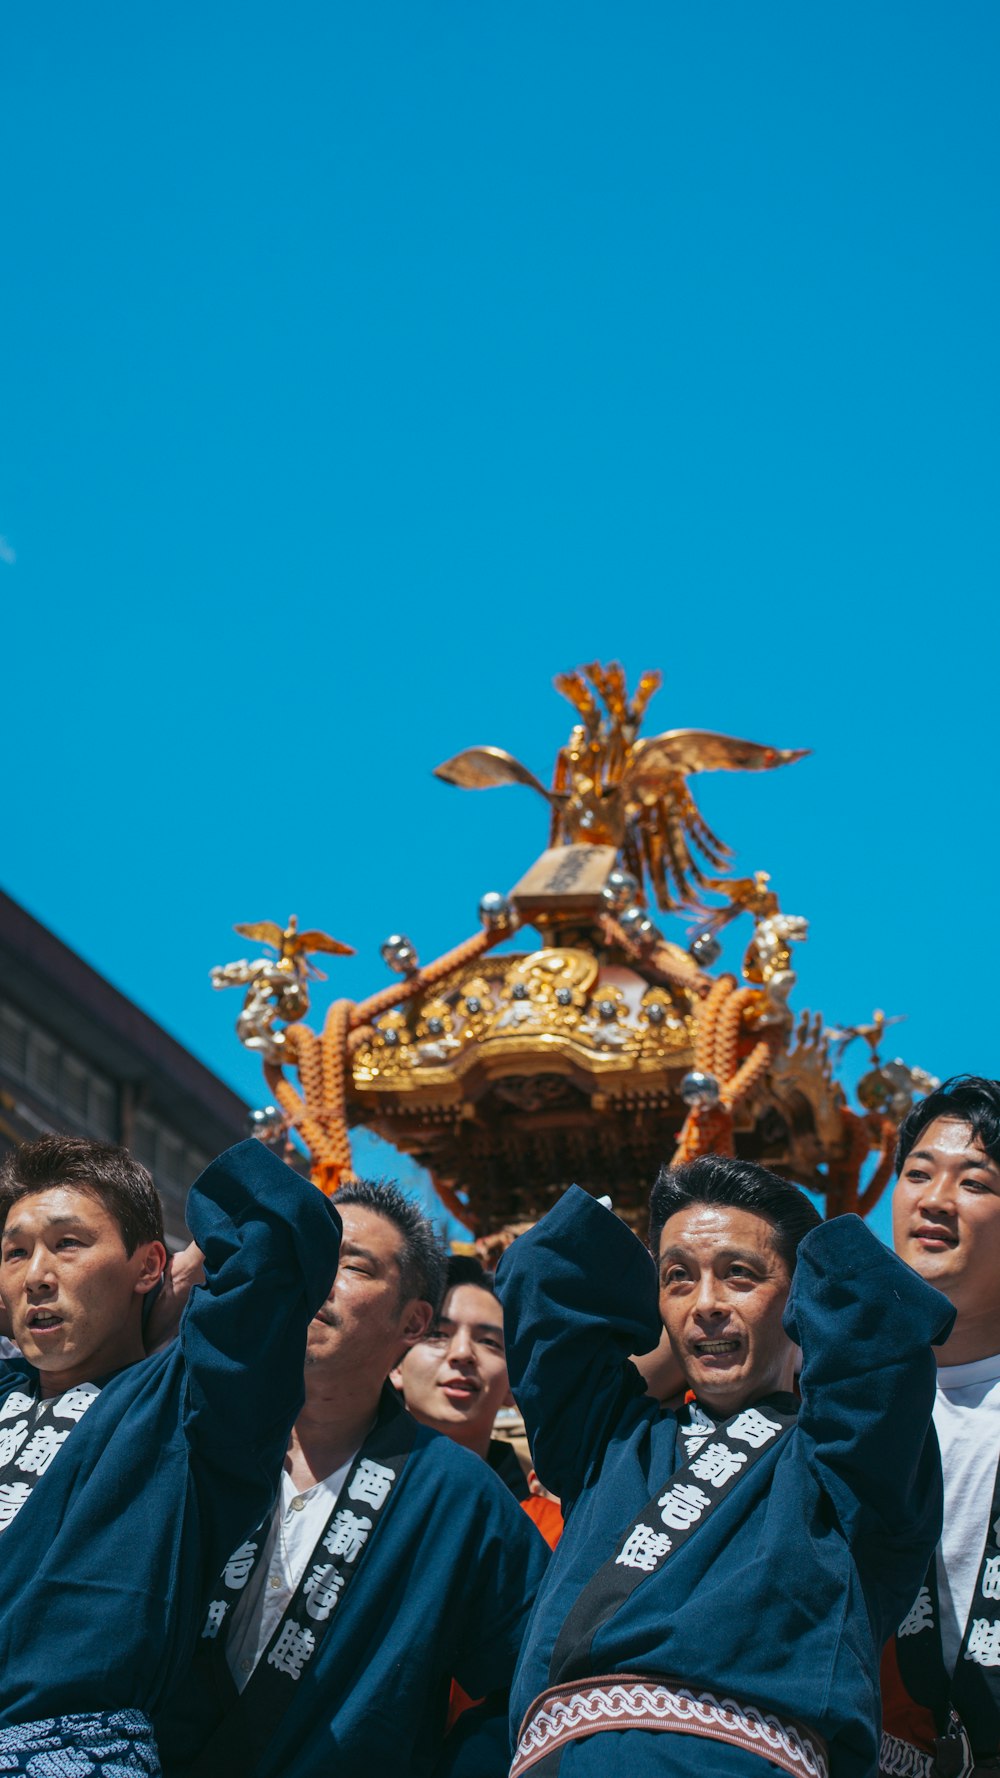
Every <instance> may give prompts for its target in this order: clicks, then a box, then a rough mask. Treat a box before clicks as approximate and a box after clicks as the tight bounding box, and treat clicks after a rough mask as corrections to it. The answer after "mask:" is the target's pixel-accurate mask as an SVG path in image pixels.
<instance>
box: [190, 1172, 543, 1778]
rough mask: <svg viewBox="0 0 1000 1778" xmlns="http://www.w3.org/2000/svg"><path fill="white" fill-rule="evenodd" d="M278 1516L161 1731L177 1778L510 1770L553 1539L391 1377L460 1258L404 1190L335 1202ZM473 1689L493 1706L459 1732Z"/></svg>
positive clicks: (225, 1577)
mask: <svg viewBox="0 0 1000 1778" xmlns="http://www.w3.org/2000/svg"><path fill="white" fill-rule="evenodd" d="M336 1203H337V1205H338V1208H339V1210H340V1215H341V1218H342V1222H343V1242H342V1246H341V1260H340V1268H339V1270H338V1272H337V1277H336V1281H335V1283H334V1286H333V1289H332V1291H331V1293H330V1295H329V1298H328V1299H327V1301H326V1302H325V1303H324V1304H323V1305H322V1306H321V1307H320V1308H319V1309H318V1311H317V1313H316V1316H315V1319H314V1320H313V1323H312V1325H311V1327H310V1329H309V1341H308V1347H307V1352H306V1366H305V1391H306V1399H305V1405H304V1407H303V1410H302V1412H301V1414H300V1415H299V1418H298V1420H297V1422H296V1425H295V1428H294V1431H293V1433H292V1437H291V1440H290V1442H289V1446H288V1453H287V1456H286V1458H285V1467H284V1474H283V1476H282V1478H281V1490H280V1493H279V1496H278V1500H277V1503H276V1505H275V1507H274V1510H273V1512H269V1513H268V1515H267V1517H266V1519H265V1520H264V1521H263V1522H262V1524H261V1525H260V1526H259V1528H258V1529H257V1530H256V1531H255V1532H254V1533H253V1534H252V1535H251V1536H249V1537H247V1539H246V1540H245V1542H243V1543H242V1544H240V1545H239V1546H236V1545H234V1546H233V1549H232V1552H231V1555H230V1560H229V1561H228V1562H227V1563H226V1565H225V1568H224V1569H223V1568H221V1566H220V1573H219V1576H218V1579H217V1581H216V1583H215V1585H214V1586H213V1587H212V1588H211V1589H210V1591H209V1593H208V1595H207V1599H206V1610H205V1617H204V1626H203V1632H202V1638H201V1641H200V1643H199V1650H198V1656H197V1658H196V1659H195V1661H194V1664H193V1666H192V1668H191V1670H190V1672H189V1673H187V1674H186V1675H185V1676H184V1678H183V1680H182V1682H181V1684H180V1685H179V1686H178V1687H177V1688H176V1690H175V1693H174V1695H173V1697H172V1698H170V1699H169V1700H168V1701H167V1703H166V1704H165V1706H164V1708H163V1710H162V1712H161V1715H160V1717H159V1718H158V1721H157V1732H158V1736H159V1740H160V1746H161V1751H162V1757H163V1766H164V1771H165V1773H166V1774H167V1778H333V1775H336V1778H430V1775H431V1774H432V1773H433V1774H435V1775H436V1778H442V1775H443V1774H444V1773H447V1774H448V1775H449V1778H505V1774H506V1771H507V1766H508V1763H509V1749H508V1736H507V1708H506V1703H507V1693H508V1690H509V1687H510V1682H511V1678H512V1676H513V1672H514V1665H515V1662H516V1660H517V1654H518V1650H519V1648H520V1646H521V1640H522V1637H523V1634H524V1628H525V1624H526V1622H527V1618H528V1613H529V1611H530V1609H531V1605H532V1601H533V1599H534V1596H535V1591H536V1589H537V1586H538V1582H539V1579H540V1578H541V1575H542V1572H543V1570H544V1568H545V1564H546V1560H547V1556H548V1551H547V1549H546V1546H545V1544H544V1543H543V1541H542V1539H541V1538H540V1537H539V1535H538V1533H537V1532H536V1531H535V1529H534V1527H533V1526H532V1525H531V1524H529V1522H528V1519H527V1518H526V1517H525V1515H524V1513H523V1512H521V1510H520V1508H519V1507H518V1505H517V1502H516V1501H515V1500H514V1499H513V1497H512V1495H511V1494H510V1493H509V1492H508V1490H507V1489H506V1488H505V1487H504V1486H503V1484H502V1482H501V1481H500V1480H499V1479H498V1478H497V1476H496V1475H494V1473H493V1472H492V1470H491V1469H490V1468H489V1466H488V1465H487V1464H486V1463H483V1462H482V1461H481V1460H480V1458H479V1457H477V1456H474V1455H473V1454H472V1452H471V1451H468V1450H463V1449H461V1448H460V1446H459V1445H458V1444H456V1443H454V1442H453V1441H452V1440H451V1439H448V1438H443V1437H442V1436H441V1434H440V1433H439V1432H435V1431H432V1430H431V1429H430V1428H428V1427H427V1426H421V1425H418V1424H417V1422H416V1421H415V1420H413V1419H412V1418H411V1417H410V1415H409V1414H408V1413H407V1412H406V1411H405V1409H404V1408H403V1407H402V1405H401V1403H400V1401H399V1399H398V1397H397V1395H396V1393H395V1391H394V1390H393V1389H392V1387H391V1385H390V1384H389V1382H388V1381H387V1379H388V1377H389V1373H390V1371H392V1370H393V1368H394V1367H395V1366H396V1365H397V1364H398V1363H399V1361H400V1359H401V1358H402V1356H403V1354H404V1353H406V1352H408V1351H409V1350H410V1349H411V1348H412V1347H413V1346H414V1345H416V1344H417V1343H418V1342H419V1341H420V1340H421V1339H422V1338H423V1336H424V1335H425V1334H426V1333H427V1331H428V1329H429V1328H430V1327H431V1325H432V1323H433V1320H434V1316H435V1314H436V1312H437V1309H438V1305H439V1302H440V1299H441V1294H442V1289H443V1286H444V1281H445V1256H444V1253H443V1251H442V1250H441V1248H440V1245H439V1243H438V1241H437V1239H436V1237H435V1235H434V1233H433V1230H432V1229H431V1226H430V1224H429V1222H428V1221H427V1218H426V1217H425V1216H424V1215H423V1214H422V1213H421V1211H420V1210H419V1208H418V1207H417V1206H416V1205H415V1204H413V1203H411V1202H410V1201H409V1200H408V1199H407V1198H405V1197H404V1196H403V1194H402V1193H401V1192H400V1191H399V1189H398V1187H396V1186H394V1185H392V1184H390V1183H381V1184H374V1183H369V1182H366V1181H361V1182H359V1183H357V1184H354V1185H349V1186H345V1187H344V1188H343V1189H342V1190H341V1191H339V1192H338V1193H337V1197H336ZM452 1680H456V1681H457V1682H458V1684H459V1685H460V1686H461V1687H462V1689H463V1690H464V1691H465V1692H466V1693H467V1694H468V1696H469V1697H471V1698H477V1699H480V1700H482V1703H481V1704H480V1705H479V1706H478V1707H477V1708H476V1709H473V1710H470V1711H468V1712H467V1713H466V1714H465V1715H464V1716H462V1717H460V1718H459V1721H458V1723H457V1725H456V1726H455V1728H454V1729H452V1730H451V1732H450V1733H449V1732H448V1728H447V1723H448V1696H449V1690H450V1686H451V1682H452Z"/></svg>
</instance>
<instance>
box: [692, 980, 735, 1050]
mask: <svg viewBox="0 0 1000 1778" xmlns="http://www.w3.org/2000/svg"><path fill="white" fill-rule="evenodd" d="M735 986H736V977H735V976H734V975H720V976H719V978H718V981H715V982H713V983H712V986H711V988H710V989H709V991H708V997H707V999H706V1001H705V1004H704V1006H703V1007H702V1009H701V1012H700V1014H699V1016H698V1034H697V1036H696V1038H695V1044H694V1065H695V1067H696V1069H697V1070H698V1072H699V1074H712V1073H714V1071H715V1033H716V1030H717V1028H718V1023H719V1015H720V1013H721V1011H722V1008H723V1006H724V1005H725V1003H726V1001H727V1000H728V999H729V996H730V994H731V993H732V992H733V989H734V988H735Z"/></svg>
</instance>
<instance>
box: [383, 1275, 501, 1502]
mask: <svg viewBox="0 0 1000 1778" xmlns="http://www.w3.org/2000/svg"><path fill="white" fill-rule="evenodd" d="M392 1381H393V1383H394V1384H395V1386H396V1388H397V1389H400V1390H402V1393H403V1400H404V1401H405V1403H406V1408H407V1412H408V1413H410V1414H412V1415H413V1418H414V1419H415V1420H419V1421H420V1424H421V1425H422V1426H433V1427H435V1428H436V1429H437V1431H438V1432H443V1433H444V1435H445V1437H446V1438H452V1439H454V1441H455V1443H456V1444H457V1445H463V1446H464V1448H465V1449H466V1450H467V1451H474V1452H475V1454H476V1456H477V1457H481V1458H482V1459H483V1461H484V1462H485V1463H488V1464H489V1466H490V1468H491V1469H493V1470H495V1472H496V1474H497V1475H498V1476H499V1477H500V1480H501V1481H502V1482H503V1483H505V1485H506V1486H507V1487H508V1488H509V1489H510V1491H511V1493H512V1494H513V1495H514V1497H515V1499H516V1500H520V1501H522V1502H523V1501H525V1500H527V1499H528V1497H529V1489H528V1484H527V1481H526V1480H525V1476H524V1471H523V1470H522V1468H521V1465H520V1464H519V1462H518V1460H517V1457H516V1455H515V1453H514V1450H513V1447H512V1446H511V1445H509V1444H507V1443H506V1442H505V1441H504V1440H503V1439H496V1438H494V1437H493V1424H494V1421H495V1420H496V1417H497V1414H498V1413H499V1411H500V1409H501V1408H502V1407H504V1406H505V1405H508V1404H509V1403H510V1402H511V1400H512V1397H511V1393H510V1382H509V1380H508V1377H507V1354H506V1350H505V1347H504V1337H503V1310H502V1309H501V1307H500V1304H499V1302H498V1301H497V1296H496V1292H495V1290H494V1288H493V1280H492V1279H491V1278H490V1277H488V1275H487V1274H486V1272H484V1270H483V1268H482V1266H481V1265H480V1263H479V1261H478V1260H477V1259H473V1258H472V1257H471V1256H467V1255H465V1254H453V1255H452V1257H451V1259H449V1261H448V1271H447V1275H446V1278H445V1291H444V1296H443V1298H442V1300H441V1308H440V1310H439V1312H438V1314H437V1315H436V1317H435V1319H434V1321H433V1322H432V1324H431V1326H430V1327H429V1328H428V1330H427V1332H426V1333H425V1334H424V1336H423V1339H421V1340H418V1341H417V1344H416V1345H415V1346H411V1347H410V1349H409V1351H408V1352H407V1353H406V1354H405V1356H404V1357H403V1359H402V1361H401V1363H400V1364H399V1366H398V1367H397V1369H396V1370H394V1371H393V1373H392Z"/></svg>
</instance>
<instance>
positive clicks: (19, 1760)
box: [0, 1710, 160, 1778]
mask: <svg viewBox="0 0 1000 1778" xmlns="http://www.w3.org/2000/svg"><path fill="white" fill-rule="evenodd" d="M0 1772H5V1773H8V1774H10V1775H11V1778H159V1773H160V1760H159V1755H158V1754H157V1751H156V1742H155V1741H154V1739H153V1730H152V1725H151V1724H150V1721H149V1718H148V1716H144V1715H143V1714H142V1711H141V1710H94V1711H90V1712H88V1713H87V1714H86V1715H81V1716H48V1717H45V1718H44V1719H43V1720H42V1721H41V1722H26V1723H21V1724H19V1725H18V1727H17V1728H13V1729H0Z"/></svg>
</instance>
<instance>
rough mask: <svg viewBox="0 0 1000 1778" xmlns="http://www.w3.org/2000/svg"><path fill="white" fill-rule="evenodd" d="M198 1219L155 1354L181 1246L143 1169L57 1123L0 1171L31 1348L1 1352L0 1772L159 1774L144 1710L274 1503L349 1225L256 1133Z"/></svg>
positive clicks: (186, 1651)
mask: <svg viewBox="0 0 1000 1778" xmlns="http://www.w3.org/2000/svg"><path fill="white" fill-rule="evenodd" d="M187 1218H188V1223H189V1226H190V1228H191V1231H192V1233H193V1234H194V1236H195V1238H196V1240H197V1242H198V1245H199V1247H200V1248H201V1250H202V1252H203V1254H204V1261H205V1270H204V1277H205V1282H204V1286H203V1287H200V1288H198V1289H196V1290H195V1291H194V1293H193V1295H192V1296H191V1299H190V1301H189V1303H188V1306H187V1309H186V1312H185V1314H184V1316H183V1319H182V1321H181V1326H180V1335H179V1338H178V1339H177V1340H176V1341H175V1342H174V1343H173V1344H172V1345H171V1346H170V1347H169V1348H168V1349H167V1350H166V1351H164V1352H161V1353H157V1354H156V1355H155V1356H153V1357H146V1356H145V1353H144V1349H143V1340H142V1308H143V1303H144V1301H145V1299H146V1298H147V1297H148V1295H149V1294H150V1292H151V1291H152V1290H153V1289H154V1287H155V1286H156V1284H157V1283H158V1281H159V1279H160V1276H161V1274H162V1272H163V1268H164V1264H165V1261H166V1250H165V1248H164V1245H163V1222H162V1213H161V1209H160V1203H159V1199H158V1197H157V1195H156V1192H155V1189H154V1187H153V1182H152V1180H151V1179H150V1176H149V1174H148V1173H147V1172H146V1170H145V1168H144V1167H142V1166H140V1165H139V1163H138V1162H137V1161H135V1160H133V1158H132V1156H131V1155H130V1154H128V1153H127V1151H126V1150H125V1149H122V1148H115V1147H112V1146H110V1145H108V1144H105V1143H99V1142H88V1141H85V1140H82V1139H80V1138H76V1137H62V1136H46V1137H43V1138H42V1139H41V1140H40V1141H38V1142H32V1143H28V1144H25V1146H24V1147H22V1148H20V1149H18V1150H16V1151H15V1152H14V1153H13V1154H12V1155H11V1156H10V1157H9V1158H8V1159H7V1160H6V1161H5V1163H4V1166H3V1169H2V1172H0V1230H2V1239H0V1295H2V1298H3V1302H4V1305H5V1307H6V1309H7V1311H8V1313H9V1315H10V1320H11V1324H12V1329H13V1334H14V1339H15V1341H16V1343H17V1345H18V1347H19V1348H20V1352H21V1357H20V1358H15V1359H8V1360H6V1361H4V1362H3V1363H2V1365H0V1597H2V1600H3V1610H2V1612H0V1772H3V1773H11V1774H26V1775H27V1778H43V1775H45V1774H50V1775H60V1774H67V1775H68V1778H83V1775H84V1774H87V1775H88V1778H89V1775H91V1774H93V1778H100V1775H101V1774H103V1773H105V1772H107V1773H108V1775H109V1778H110V1775H111V1774H114V1778H122V1775H123V1774H126V1773H131V1772H136V1773H143V1774H150V1773H157V1772H159V1770H160V1766H159V1761H158V1757H157V1750H156V1745H155V1741H154V1738H153V1734H152V1729H151V1721H150V1719H151V1717H152V1714H153V1712H154V1710H155V1709H156V1708H157V1706H158V1704H159V1702H160V1700H161V1699H162V1698H163V1696H164V1695H165V1694H166V1693H167V1692H168V1691H169V1690H170V1688H171V1685H172V1684H173V1683H175V1682H176V1680H177V1678H178V1677H179V1675H180V1674H181V1673H182V1672H183V1671H184V1669H185V1667H186V1666H187V1664H188V1662H189V1661H190V1658H191V1654H192V1651H193V1648H194V1645H195V1642H196V1641H197V1637H198V1633H199V1630H200V1627H201V1618H202V1610H203V1599H204V1591H205V1588H206V1586H207V1584H208V1582H209V1581H210V1579H211V1578H212V1576H213V1575H214V1574H216V1573H217V1572H218V1570H219V1567H220V1566H221V1564H222V1562H224V1561H225V1559H226V1556H227V1555H228V1553H229V1551H230V1550H231V1549H232V1547H233V1544H234V1541H235V1542H238V1541H239V1539H240V1538H241V1537H244V1536H246V1535H247V1534H248V1533H249V1532H250V1530H251V1529H252V1528H253V1526H254V1525H255V1524H257V1523H258V1522H259V1520H260V1517H261V1515H262V1513H263V1512H264V1511H265V1510H266V1509H267V1506H268V1504H269V1502H270V1501H271V1500H272V1499H273V1496H274V1491H275V1488H276V1486H277V1483H278V1479H279V1477H280V1474H281V1460H282V1457H283V1454H284V1449H285V1444H286V1441H287V1438H288V1432H289V1428H290V1426H291V1424H292V1422H293V1421H294V1418H295V1415H296V1412H297V1410H298V1407H299V1404H300V1402H301V1399H302V1357H303V1353H304V1350H305V1343H306V1333H307V1329H308V1326H309V1323H310V1319H311V1317H312V1315H313V1314H314V1312H315V1310H316V1308H317V1307H318V1306H319V1304H320V1303H322V1301H323V1300H324V1298H325V1297H326V1295H327V1293H328V1291H329V1288H330V1281H331V1278H332V1276H333V1274H334V1272H335V1269H336V1265H337V1249H338V1238H339V1227H340V1224H339V1219H338V1217H337V1215H336V1212H335V1211H333V1209H332V1208H331V1206H330V1205H329V1204H328V1203H327V1201H326V1199H325V1198H323V1197H322V1195H321V1194H320V1193H319V1192H318V1191H317V1190H316V1189H315V1187H314V1186H312V1185H309V1184H308V1183H307V1182H306V1181H304V1180H302V1179H300V1178H299V1177H298V1176H297V1175H296V1174H295V1173H293V1172H292V1171H291V1169H290V1168H288V1167H286V1166H285V1165H284V1164H283V1163H282V1162H281V1161H279V1160H277V1159H276V1158H275V1157H274V1155H272V1154H270V1153H269V1152H268V1151H267V1150H266V1149H265V1148H263V1147H262V1146H261V1144H260V1143H259V1142H254V1141H248V1142H244V1143H241V1144H239V1145H238V1146H237V1147H236V1148H232V1149H229V1150H228V1152H227V1153H226V1154H224V1155H222V1156H221V1157H220V1159H219V1160H217V1161H214V1162H213V1163H212V1165H211V1166H210V1167H208V1168H207V1169H206V1171H205V1172H204V1173H203V1174H202V1175H201V1177H200V1179H199V1180H198V1181H197V1183H196V1184H195V1185H194V1186H193V1187H192V1190H191V1194H190V1197H189V1199H188V1207H187Z"/></svg>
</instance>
